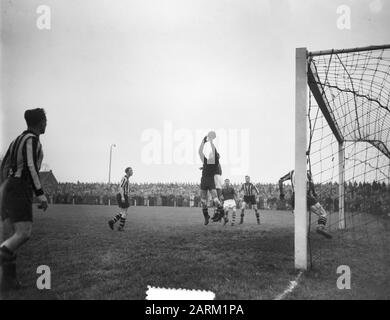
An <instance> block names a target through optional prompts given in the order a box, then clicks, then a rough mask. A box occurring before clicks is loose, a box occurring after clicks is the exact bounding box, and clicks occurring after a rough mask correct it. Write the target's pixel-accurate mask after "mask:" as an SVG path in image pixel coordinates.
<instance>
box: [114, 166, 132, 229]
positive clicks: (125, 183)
mask: <svg viewBox="0 0 390 320" xmlns="http://www.w3.org/2000/svg"><path fill="white" fill-rule="evenodd" d="M132 175H133V169H132V168H130V167H128V168H126V170H125V175H124V177H123V178H122V180H121V183H120V185H119V193H117V195H116V200H117V202H118V206H119V213H118V214H116V215H115V216H114V217H113V218H112V219H111V220H110V221H108V226H109V227H110V229H111V230H114V225H115V223H116V222H117V221H119V227H118V231H123V229H124V227H125V223H126V218H127V210H128V208H129V207H130V202H129V193H130V186H129V178H130V177H131V176H132Z"/></svg>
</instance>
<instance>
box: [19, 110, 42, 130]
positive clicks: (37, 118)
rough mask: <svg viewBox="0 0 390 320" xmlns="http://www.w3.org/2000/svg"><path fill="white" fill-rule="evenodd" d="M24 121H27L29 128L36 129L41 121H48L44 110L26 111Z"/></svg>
mask: <svg viewBox="0 0 390 320" xmlns="http://www.w3.org/2000/svg"><path fill="white" fill-rule="evenodd" d="M24 119H25V120H26V123H27V126H29V127H34V126H36V125H38V124H39V123H40V122H41V121H43V120H46V113H45V110H44V109H42V108H36V109H30V110H26V112H25V113H24Z"/></svg>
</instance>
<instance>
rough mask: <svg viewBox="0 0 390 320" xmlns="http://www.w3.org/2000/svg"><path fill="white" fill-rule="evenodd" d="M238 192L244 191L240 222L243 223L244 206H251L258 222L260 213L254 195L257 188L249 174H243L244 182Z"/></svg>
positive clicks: (257, 193)
mask: <svg viewBox="0 0 390 320" xmlns="http://www.w3.org/2000/svg"><path fill="white" fill-rule="evenodd" d="M240 192H241V193H244V199H243V201H242V202H241V220H240V224H243V223H244V212H245V209H246V208H251V209H253V210H254V211H255V215H256V220H257V224H260V214H259V211H258V209H257V202H256V195H257V196H258V195H259V190H257V188H256V187H255V185H254V184H253V183H251V178H250V177H249V176H245V183H244V184H243V185H242V186H241V189H240Z"/></svg>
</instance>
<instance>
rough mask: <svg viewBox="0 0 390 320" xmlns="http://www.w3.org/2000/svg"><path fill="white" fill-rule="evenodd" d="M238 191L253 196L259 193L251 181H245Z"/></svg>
mask: <svg viewBox="0 0 390 320" xmlns="http://www.w3.org/2000/svg"><path fill="white" fill-rule="evenodd" d="M240 191H244V195H245V196H254V195H255V194H259V191H258V190H257V188H256V187H255V186H254V184H253V183H251V182H245V183H244V184H243V185H242V187H241V190H240Z"/></svg>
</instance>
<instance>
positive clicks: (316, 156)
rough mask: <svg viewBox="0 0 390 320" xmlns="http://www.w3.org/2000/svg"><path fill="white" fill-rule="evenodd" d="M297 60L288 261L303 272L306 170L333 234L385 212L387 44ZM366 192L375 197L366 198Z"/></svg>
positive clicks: (389, 99) (389, 100) (389, 163)
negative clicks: (291, 248)
mask: <svg viewBox="0 0 390 320" xmlns="http://www.w3.org/2000/svg"><path fill="white" fill-rule="evenodd" d="M295 61H296V74H295V199H294V200H295V208H294V254H295V256H294V261H295V268H296V269H300V270H306V269H307V268H308V241H311V240H310V239H312V238H311V237H310V234H309V232H310V225H309V221H310V219H308V218H309V216H308V215H309V212H308V211H309V208H308V207H307V191H308V190H307V187H308V186H307V172H306V171H307V170H310V172H311V173H312V176H313V180H314V184H315V189H316V193H317V195H319V197H318V201H319V202H320V203H321V205H322V206H323V207H325V208H326V210H325V211H327V210H329V211H330V212H327V218H328V221H327V222H328V223H327V225H326V227H327V228H330V229H332V230H331V231H334V232H337V230H347V229H350V228H351V226H349V224H350V223H352V224H356V223H357V222H361V223H362V225H364V223H366V224H367V221H366V219H367V217H368V216H367V214H368V215H369V214H371V213H372V212H373V211H375V210H376V212H374V214H376V213H377V214H379V213H378V211H379V212H382V211H383V210H382V208H380V206H382V207H383V208H385V210H387V208H390V197H389V200H387V199H386V196H383V192H384V190H385V189H386V190H389V189H390V45H383V46H368V47H361V48H352V49H341V50H334V49H333V50H325V51H316V52H309V51H308V50H307V48H297V49H296V59H295ZM386 184H387V185H386ZM317 188H318V191H319V192H317ZM365 188H373V189H372V190H373V191H369V192H368V194H367V195H366V194H365V191H364V190H365ZM378 190H379V191H378ZM380 192H382V193H380ZM386 192H388V191H386ZM375 197H376V198H375ZM377 199H378V201H377ZM375 208H376V209H375ZM378 208H379V209H378ZM316 213H317V214H318V212H316ZM333 213H334V214H333ZM347 214H348V219H347ZM358 215H359V217H358ZM351 218H353V219H354V220H350V219H351ZM321 219H322V218H321ZM325 220H326V219H325ZM330 220H332V221H331V223H330ZM321 221H323V220H321ZM347 221H348V223H347ZM315 223H320V219H319V220H318V222H317V221H315ZM352 229H356V228H354V226H352ZM311 243H312V242H310V244H311ZM310 247H311V245H310ZM310 256H311V250H310Z"/></svg>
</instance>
